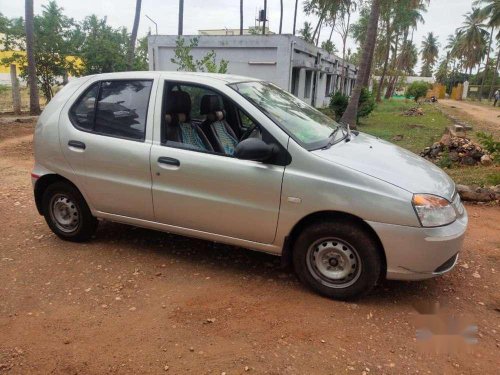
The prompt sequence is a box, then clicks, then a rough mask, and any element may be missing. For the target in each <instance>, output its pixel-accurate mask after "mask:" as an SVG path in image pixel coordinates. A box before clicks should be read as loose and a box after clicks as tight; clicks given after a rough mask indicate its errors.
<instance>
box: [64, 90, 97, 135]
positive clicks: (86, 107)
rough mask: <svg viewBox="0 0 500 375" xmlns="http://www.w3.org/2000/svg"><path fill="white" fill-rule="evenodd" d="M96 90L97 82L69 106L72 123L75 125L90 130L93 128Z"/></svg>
mask: <svg viewBox="0 0 500 375" xmlns="http://www.w3.org/2000/svg"><path fill="white" fill-rule="evenodd" d="M98 92H99V83H95V84H94V85H92V86H91V87H89V88H88V89H87V91H86V92H85V93H84V94H83V96H81V97H80V99H78V101H77V102H76V103H75V104H74V105H73V107H71V110H70V117H71V120H72V122H73V124H75V125H76V126H77V127H79V128H82V129H84V130H92V129H93V128H94V109H95V101H96V98H97V94H98Z"/></svg>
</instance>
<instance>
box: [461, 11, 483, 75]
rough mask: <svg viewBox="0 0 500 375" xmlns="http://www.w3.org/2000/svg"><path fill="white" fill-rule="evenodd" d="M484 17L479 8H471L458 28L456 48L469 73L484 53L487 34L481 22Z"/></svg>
mask: <svg viewBox="0 0 500 375" xmlns="http://www.w3.org/2000/svg"><path fill="white" fill-rule="evenodd" d="M483 21H484V18H483V15H482V14H481V11H480V9H479V8H473V9H472V11H471V12H468V13H467V14H466V15H465V20H464V22H463V26H462V27H459V28H458V32H459V33H460V37H459V41H458V49H459V51H461V54H462V56H463V58H464V60H465V61H464V67H465V68H466V69H469V75H471V74H472V69H473V68H474V67H475V66H476V65H477V64H479V63H480V62H481V60H482V59H483V57H484V55H485V54H486V45H487V43H488V42H487V38H488V36H489V33H488V31H486V29H485V27H487V25H485V24H484V23H483Z"/></svg>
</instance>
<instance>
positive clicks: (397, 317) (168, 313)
mask: <svg viewBox="0 0 500 375" xmlns="http://www.w3.org/2000/svg"><path fill="white" fill-rule="evenodd" d="M32 132H33V126H32V124H18V123H13V124H5V123H4V124H0V172H1V175H2V178H1V179H0V213H1V215H0V238H1V240H0V374H3V373H8V374H27V373H30V374H35V373H37V374H38V373H41V374H46V373H53V374H78V373H79V374H105V373H106V374H107V373H109V374H132V373H143V374H164V373H172V374H222V373H226V374H228V375H229V374H243V373H249V374H252V373H254V374H344V373H347V374H403V373H404V374H417V373H418V374H422V373H429V374H431V373H432V374H433V373H446V374H455V373H456V374H482V375H485V374H493V373H495V372H496V371H497V370H498V358H499V355H500V337H499V332H500V319H499V318H500V285H499V284H500V278H499V273H500V249H499V247H500V246H499V244H500V208H498V207H486V206H467V209H468V212H469V215H470V219H471V220H470V227H469V229H468V233H467V238H466V241H465V248H464V251H463V253H462V255H461V259H460V263H459V265H458V266H457V267H456V269H455V270H454V271H453V272H451V273H450V274H448V275H446V276H444V277H441V278H437V279H433V280H427V281H423V282H413V283H407V282H394V281H392V282H388V281H386V282H383V283H382V285H380V286H378V287H377V288H376V289H375V290H374V292H373V293H371V294H370V295H369V296H368V297H366V298H364V299H362V300H359V301H356V302H350V303H344V302H337V301H332V300H328V299H325V298H322V297H320V296H318V295H316V294H314V293H313V292H311V291H309V290H308V289H306V288H305V287H303V286H302V285H301V284H300V283H299V282H298V281H297V279H296V277H295V276H294V275H293V273H291V272H290V271H289V270H281V269H279V266H278V265H279V262H278V260H277V259H276V258H274V257H272V256H269V255H265V254H260V253H257V252H252V251H247V250H244V249H240V248H234V247H230V246H224V245H220V244H214V243H211V242H205V241H201V240H194V239H188V238H185V237H180V236H175V235H170V234H165V233H160V232H154V231H150V230H145V229H139V228H133V227H128V226H124V225H119V224H114V223H108V222H104V223H101V225H100V227H99V230H98V232H97V235H96V238H95V239H94V240H93V241H91V242H89V243H86V244H74V243H68V242H63V241H61V240H59V239H58V238H56V237H55V236H54V235H53V234H52V233H51V232H50V231H49V229H48V227H47V225H46V224H45V222H44V220H43V218H42V217H41V216H39V215H38V213H37V212H36V209H35V207H34V202H33V198H32V191H31V186H30V180H29V172H30V169H31V166H32V163H33V161H32V150H31V148H32V142H31V139H32ZM403 250H404V249H402V251H403ZM437 302H438V303H439V304H440V305H441V306H442V309H441V312H442V313H443V314H448V315H450V314H454V315H456V316H459V317H469V318H470V321H471V322H472V323H473V324H476V325H477V326H478V329H479V332H478V336H477V338H478V343H477V344H476V345H466V347H467V349H466V350H463V351H450V353H449V354H447V352H445V353H441V354H439V353H436V352H434V351H430V350H423V349H422V348H421V345H419V342H418V341H417V340H416V327H417V324H416V323H415V319H416V318H417V316H418V313H417V311H416V310H415V306H421V305H423V304H435V303H437ZM419 309H421V307H419ZM444 339H445V340H446V337H444ZM495 368H496V369H497V370H495ZM166 371H168V372H166Z"/></svg>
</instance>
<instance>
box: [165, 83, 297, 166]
mask: <svg viewBox="0 0 500 375" xmlns="http://www.w3.org/2000/svg"><path fill="white" fill-rule="evenodd" d="M163 84H164V86H163V90H162V91H163V92H162V93H161V95H162V97H161V101H162V104H161V125H160V143H159V145H160V146H164V147H172V148H176V149H181V150H186V151H192V152H198V153H202V154H208V155H215V156H222V157H226V158H233V159H238V158H236V157H235V156H234V155H227V154H223V153H220V152H217V151H215V150H214V151H205V150H196V149H191V148H189V147H182V146H177V145H173V144H168V142H171V143H176V144H179V143H178V142H174V141H168V140H166V141H165V142H163V139H164V126H163V125H164V121H165V105H166V99H167V98H168V96H166V94H167V89H168V85H172V86H175V85H180V86H182V85H185V86H195V87H199V88H203V89H206V90H209V91H213V92H214V93H215V94H217V95H220V96H221V98H222V100H227V101H228V102H229V103H230V104H231V105H232V106H234V107H235V108H236V110H240V111H242V112H243V113H244V114H245V115H246V116H248V118H249V119H251V120H252V121H253V122H254V123H255V124H256V125H257V126H258V127H259V128H260V129H261V131H262V129H263V130H264V131H265V132H266V133H268V134H269V136H270V137H272V138H273V140H274V143H275V144H276V145H278V148H279V149H280V152H284V153H285V157H284V159H285V160H286V162H284V163H275V162H274V163H265V164H270V165H279V166H286V165H288V164H290V163H291V160H292V157H291V155H290V153H289V152H288V150H287V148H286V147H284V146H283V145H282V144H281V143H280V142H279V141H278V140H277V139H276V138H275V137H274V136H273V135H272V134H271V133H270V132H269V131H268V130H267V129H266V128H265V127H264V126H262V124H261V123H260V122H259V121H257V120H255V118H254V117H253V116H251V115H250V114H249V113H248V112H247V111H246V110H245V109H244V108H243V107H242V106H240V105H239V104H238V103H236V102H235V101H234V100H233V99H232V98H231V97H230V96H229V95H228V94H225V93H223V92H222V91H220V90H219V89H217V88H215V87H213V86H209V85H207V84H204V83H198V82H189V81H182V80H174V79H169V78H164V79H163ZM227 87H230V88H231V89H232V90H234V89H233V88H232V87H231V86H229V85H227ZM234 91H236V90H234ZM236 92H237V91H236ZM238 94H239V93H238ZM243 98H244V97H243ZM244 99H245V98H244ZM245 100H246V99H245ZM247 102H248V103H249V104H251V105H252V106H253V105H254V104H253V103H251V102H250V101H248V100H247ZM238 116H239V115H238ZM273 123H274V122H273ZM238 142H239V139H238ZM181 144H182V143H181ZM238 160H240V159H238Z"/></svg>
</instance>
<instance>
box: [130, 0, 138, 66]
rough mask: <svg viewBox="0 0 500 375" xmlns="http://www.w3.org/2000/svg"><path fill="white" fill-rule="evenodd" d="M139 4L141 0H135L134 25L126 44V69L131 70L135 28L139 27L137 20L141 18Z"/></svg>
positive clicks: (135, 38) (135, 34) (135, 37)
mask: <svg viewBox="0 0 500 375" xmlns="http://www.w3.org/2000/svg"><path fill="white" fill-rule="evenodd" d="M141 5H142V0H136V2H135V18H134V26H133V27H132V34H130V44H129V46H128V53H127V69H128V70H132V66H133V65H134V51H135V42H136V40H137V30H138V29H139V20H140V18H141Z"/></svg>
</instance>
